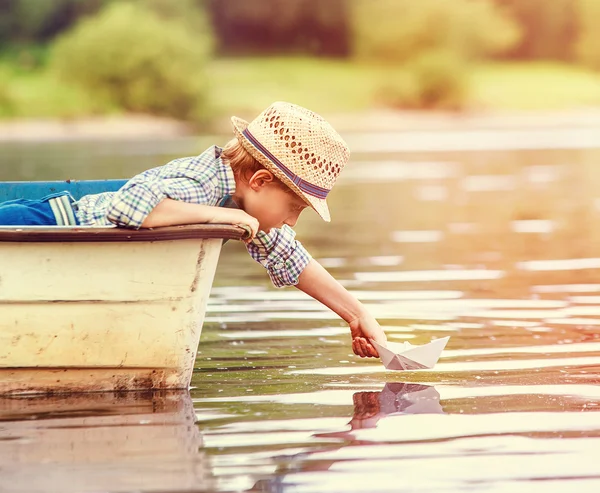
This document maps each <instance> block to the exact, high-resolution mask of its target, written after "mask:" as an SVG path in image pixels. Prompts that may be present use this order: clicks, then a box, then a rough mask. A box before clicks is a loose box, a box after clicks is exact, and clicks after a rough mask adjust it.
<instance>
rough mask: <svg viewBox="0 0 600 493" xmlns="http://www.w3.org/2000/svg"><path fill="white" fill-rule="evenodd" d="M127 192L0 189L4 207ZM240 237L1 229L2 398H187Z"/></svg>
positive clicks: (227, 228)
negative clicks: (59, 196)
mask: <svg viewBox="0 0 600 493" xmlns="http://www.w3.org/2000/svg"><path fill="white" fill-rule="evenodd" d="M122 184H123V182H122V181H95V182H70V183H66V182H59V183H56V182H46V183H15V182H12V183H3V184H2V183H0V201H4V200H10V199H12V198H15V197H25V198H34V197H41V196H43V195H46V194H48V193H52V192H53V191H57V190H69V191H70V192H71V193H72V194H73V196H75V198H77V197H79V196H81V195H84V194H88V193H99V192H101V191H111V190H116V189H118V188H119V187H120V186H122ZM245 234H246V232H245V231H244V230H243V229H241V228H238V227H236V226H231V225H215V224H212V225H211V224H206V225H193V226H180V227H167V228H156V229H146V230H139V231H134V230H127V229H121V228H89V227H88V228H86V227H50V228H46V227H2V226H0V394H6V393H37V392H42V393H48V392H82V391H110V390H148V389H183V388H187V387H188V385H189V382H190V379H191V375H192V370H193V367H194V360H195V358H196V352H197V348H198V343H199V340H200V333H201V330H202V322H203V319H204V312H205V309H206V302H207V299H208V296H209V293H210V289H211V285H212V282H213V279H214V274H215V270H216V267H217V262H218V258H219V253H220V250H221V245H222V242H223V239H242V238H243V237H244V235H245Z"/></svg>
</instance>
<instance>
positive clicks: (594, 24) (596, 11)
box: [577, 0, 600, 70]
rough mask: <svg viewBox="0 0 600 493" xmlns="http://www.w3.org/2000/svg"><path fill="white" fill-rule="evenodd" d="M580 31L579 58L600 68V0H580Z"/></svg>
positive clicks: (594, 67)
mask: <svg viewBox="0 0 600 493" xmlns="http://www.w3.org/2000/svg"><path fill="white" fill-rule="evenodd" d="M578 1H579V17H580V18H579V23H580V26H581V27H580V32H579V39H578V41H577V58H578V60H579V62H580V63H581V64H583V65H584V66H586V67H589V68H591V69H593V70H600V30H599V29H598V20H600V0H578Z"/></svg>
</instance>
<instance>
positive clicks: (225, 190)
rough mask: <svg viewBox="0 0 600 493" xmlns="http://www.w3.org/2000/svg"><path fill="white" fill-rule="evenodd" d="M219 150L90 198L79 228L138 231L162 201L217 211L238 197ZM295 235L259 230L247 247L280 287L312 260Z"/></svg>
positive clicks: (295, 279)
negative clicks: (227, 199)
mask: <svg viewBox="0 0 600 493" xmlns="http://www.w3.org/2000/svg"><path fill="white" fill-rule="evenodd" d="M221 151H222V150H221V149H220V148H219V147H217V146H213V147H210V148H209V149H207V150H206V151H204V152H203V153H202V154H200V155H199V156H196V157H188V158H181V159H175V160H174V161H171V162H170V163H168V164H166V165H164V166H160V167H158V168H153V169H150V170H148V171H144V172H143V173H141V174H139V175H137V176H135V177H134V178H132V179H131V180H129V181H128V182H127V184H125V186H124V187H123V188H121V190H119V191H118V192H106V193H101V194H97V195H86V196H85V197H82V198H81V199H80V200H79V201H78V203H77V207H78V210H77V217H78V219H79V222H80V224H82V225H87V226H108V225H111V224H116V225H117V226H121V227H125V228H136V229H138V228H140V227H141V225H142V223H143V222H144V220H145V219H146V217H147V216H148V214H150V211H152V209H154V207H156V205H157V204H158V203H159V202H160V201H161V200H163V199H165V198H169V199H174V200H183V201H185V202H191V203H193V204H204V205H211V206H217V205H218V204H219V203H220V202H221V200H222V199H223V198H224V197H225V196H226V195H231V194H233V193H234V192H235V179H234V176H233V171H232V170H231V168H230V167H229V165H228V164H227V163H225V162H223V160H222V159H221ZM295 236H296V233H295V232H294V230H293V229H292V228H290V227H289V226H287V225H284V226H283V227H282V228H280V229H272V230H271V232H270V233H265V232H262V231H260V232H259V233H258V234H257V235H256V237H255V238H254V240H253V241H252V242H251V243H248V244H247V245H246V247H247V249H248V252H249V253H250V256H251V257H252V258H253V259H254V260H256V261H257V262H258V263H260V264H261V265H263V266H264V267H265V268H266V269H267V272H268V273H269V277H270V278H271V281H273V284H274V285H275V286H276V287H283V286H290V285H294V284H297V283H298V277H299V276H300V274H301V273H302V271H303V270H304V268H305V267H306V265H307V264H308V262H309V261H310V259H311V256H310V254H309V253H308V252H307V251H306V249H305V248H304V247H303V246H302V244H301V243H300V242H299V241H297V240H296V239H295Z"/></svg>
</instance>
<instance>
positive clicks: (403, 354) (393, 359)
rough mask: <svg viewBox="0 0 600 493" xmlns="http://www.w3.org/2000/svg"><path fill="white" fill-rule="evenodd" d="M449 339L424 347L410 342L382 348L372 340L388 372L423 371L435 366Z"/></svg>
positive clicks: (389, 343)
mask: <svg viewBox="0 0 600 493" xmlns="http://www.w3.org/2000/svg"><path fill="white" fill-rule="evenodd" d="M449 339H450V337H442V338H441V339H436V340H435V341H431V342H430V343H428V344H423V345H422V346H413V345H412V344H411V343H409V342H403V343H398V342H388V343H387V345H386V346H382V345H381V344H378V343H377V342H375V341H374V340H372V339H371V343H372V344H373V345H374V346H375V348H376V349H377V351H378V352H379V357H380V358H381V361H382V362H383V365H384V366H385V367H386V368H387V369H388V370H421V369H423V368H433V367H434V366H435V364H436V363H437V362H438V360H439V359H440V355H441V354H442V351H443V350H444V348H445V347H446V344H447V343H448V340H449Z"/></svg>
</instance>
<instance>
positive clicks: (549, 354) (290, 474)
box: [0, 130, 600, 493]
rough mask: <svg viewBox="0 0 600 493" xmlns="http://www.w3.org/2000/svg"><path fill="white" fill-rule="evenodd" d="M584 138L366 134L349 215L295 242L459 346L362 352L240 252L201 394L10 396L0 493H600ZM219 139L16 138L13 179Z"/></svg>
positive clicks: (597, 189) (338, 197)
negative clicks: (384, 357) (383, 356)
mask: <svg viewBox="0 0 600 493" xmlns="http://www.w3.org/2000/svg"><path fill="white" fill-rule="evenodd" d="M588 133H589V132H588ZM511 135H512V134H511ZM586 135H587V136H588V137H589V135H588V134H585V135H583V137H582V135H581V134H573V132H566V133H561V132H558V131H555V130H553V131H552V134H551V136H550V137H552V138H548V135H546V136H545V137H544V136H543V135H542V137H540V135H539V134H537V133H536V134H532V136H531V140H527V138H528V136H527V134H526V133H521V134H519V135H517V136H516V137H515V136H514V135H512V137H514V138H515V139H517V138H518V139H517V140H518V141H515V142H514V143H513V144H512V145H511V142H512V141H511V139H509V138H507V135H506V134H505V135H503V136H500V137H497V138H496V137H495V134H494V133H489V132H488V133H485V134H482V135H479V134H478V135H472V134H467V135H463V136H462V140H460V138H459V137H458V136H457V135H454V138H453V139H450V138H447V137H444V136H441V137H440V140H436V139H435V135H431V136H430V140H427V139H425V138H424V137H423V136H422V135H419V136H418V138H416V140H415V139H414V138H413V139H411V135H410V134H404V135H395V136H389V135H387V136H386V139H385V140H384V139H382V137H381V136H380V135H379V136H378V135H372V136H370V137H369V136H364V135H361V136H350V138H349V140H350V144H351V146H352V144H353V142H355V143H356V146H355V148H358V150H359V152H357V153H355V155H354V156H353V162H352V163H351V165H350V166H349V168H348V169H347V170H346V171H345V172H344V174H343V175H342V178H341V179H340V182H339V185H338V186H337V189H336V191H335V192H334V193H333V194H332V196H331V200H330V204H331V206H330V207H331V211H332V216H333V223H331V224H325V223H322V222H320V221H319V220H318V218H317V217H316V215H315V214H313V213H311V212H310V211H309V212H306V213H305V214H304V215H303V217H302V218H301V221H300V223H299V225H298V227H297V230H298V236H299V238H300V239H301V240H302V241H303V242H304V244H305V245H306V246H307V247H308V248H309V250H310V251H311V252H312V254H313V255H314V256H315V257H316V258H317V259H319V260H320V261H321V262H322V263H323V265H325V266H326V267H327V268H328V269H329V270H330V271H331V272H332V274H333V275H334V276H335V277H336V278H338V279H339V280H340V281H341V282H342V283H343V284H344V285H345V286H346V287H347V288H348V289H349V290H351V291H352V292H354V293H355V294H356V296H358V297H359V298H360V299H361V300H363V302H364V303H365V304H366V305H367V306H368V307H369V308H370V309H371V310H372V311H373V313H374V314H375V316H377V317H378V318H379V320H380V321H381V323H382V325H383V326H384V328H385V330H386V332H387V334H388V337H389V339H390V340H392V341H397V342H401V341H405V340H408V341H410V342H411V343H415V344H421V343H425V342H428V341H429V340H431V339H432V338H438V337H445V336H450V342H449V344H448V347H447V350H446V351H444V353H443V354H442V358H441V360H440V362H439V364H438V365H437V366H436V367H435V368H434V369H433V370H422V371H414V372H389V371H385V369H384V368H383V366H382V365H381V363H380V362H379V361H375V360H361V359H360V358H357V357H355V356H354V355H353V354H352V353H351V349H350V344H349V335H348V330H347V328H346V327H345V325H344V324H343V323H342V322H340V320H339V319H338V318H337V317H336V316H334V315H332V314H331V313H330V312H328V311H327V310H326V309H324V308H323V307H322V306H321V305H319V304H318V303H316V302H314V301H313V300H311V299H310V298H308V297H306V296H304V295H303V293H301V292H299V291H297V290H295V289H293V288H290V289H285V290H275V289H274V288H272V287H271V286H270V285H269V282H268V279H267V277H266V274H265V273H264V271H263V270H262V268H261V267H260V266H258V265H256V264H254V263H253V262H252V261H251V260H250V259H249V257H248V255H247V254H246V252H245V250H244V248H243V247H242V246H241V245H240V244H234V243H232V242H230V243H228V244H227V245H226V246H225V248H224V250H223V252H222V257H221V263H220V265H219V269H218V272H217V279H216V281H215V285H214V289H213V294H212V297H211V300H210V305H209V310H208V314H207V321H206V324H205V326H204V330H203V334H202V340H201V344H200V351H199V354H198V359H197V362H196V369H195V372H194V376H193V379H192V385H193V388H192V390H191V392H190V393H189V394H188V393H155V394H140V395H137V396H131V395H129V396H128V395H112V394H111V395H101V396H95V397H94V398H83V397H79V398H72V399H59V398H51V399H50V398H46V399H37V400H33V401H32V400H30V399H26V400H24V399H20V400H15V399H9V400H7V399H4V400H1V402H0V492H2V493H4V492H9V491H10V492H13V491H15V492H17V491H18V492H32V493H33V492H38V491H39V492H42V491H44V492H47V491H57V492H58V491H60V492H71V491H86V492H99V491H103V492H104V491H114V492H124V491H173V492H175V491H177V492H179V491H220V492H233V491H249V492H294V493H296V492H302V493H308V492H311V493H312V492H315V493H316V492H319V493H321V492H342V491H343V492H354V491H357V492H358V491H369V492H387V491H389V492H396V491H410V492H458V491H460V492H462V491H464V492H474V491H476V492H478V491H482V492H483V491H485V492H494V493H495V492H505V491H506V492H508V491H511V492H512V491H527V492H534V493H535V492H538V491H539V492H543V493H551V492H554V491H560V492H561V493H562V492H564V491H580V492H587V491H590V492H591V491H594V492H595V491H598V489H599V488H600V466H599V465H598V464H599V459H600V413H597V412H595V411H597V410H598V409H600V387H598V385H597V383H598V381H599V376H600V342H599V340H600V330H599V328H600V270H599V269H600V249H599V247H600V227H597V225H598V224H600V167H599V166H598V162H599V161H600V145H598V146H597V147H598V148H594V146H592V145H591V144H590V141H589V139H588V138H587V137H586ZM413 137H414V136H413ZM512 137H511V138H512ZM584 137H585V138H586V139H587V140H585V139H584V140H585V142H581V139H582V138H584ZM394 139H395V140H394ZM444 139H445V140H444ZM457 139H458V140H457ZM473 139H475V140H473ZM486 139H487V140H486ZM561 139H562V140H561ZM222 141H223V140H222V139H221V140H218V141H217V140H214V139H212V138H204V139H181V140H173V141H164V142H161V141H156V142H152V143H147V142H142V143H136V142H96V143H91V144H88V143H84V142H71V143H65V142H63V143H39V144H37V145H28V146H26V147H25V146H24V145H23V144H21V145H16V144H2V147H0V155H2V162H0V179H34V178H38V179H63V178H103V177H126V176H129V175H131V174H134V173H136V172H138V171H141V170H143V169H145V168H147V167H150V166H154V165H158V164H161V163H162V162H164V161H166V160H168V159H170V158H171V157H176V156H179V155H186V154H193V153H195V152H196V151H197V152H200V151H201V150H203V149H204V148H205V147H206V146H208V145H209V144H211V143H214V142H222ZM457 141H458V142H462V144H461V146H457V145H450V144H451V143H452V142H457ZM381 142H386V144H385V145H383V144H380V143H381ZM428 142H438V145H437V147H435V148H434V147H431V146H429V145H428ZM440 142H441V143H442V144H439V143H440ZM444 142H446V144H447V145H443V143H444ZM534 144H535V145H537V147H538V148H534V147H535V146H534ZM433 145H435V144H432V146H433ZM457 147H459V148H458V149H457ZM420 149H430V150H428V151H427V150H420ZM460 149H468V150H460Z"/></svg>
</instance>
